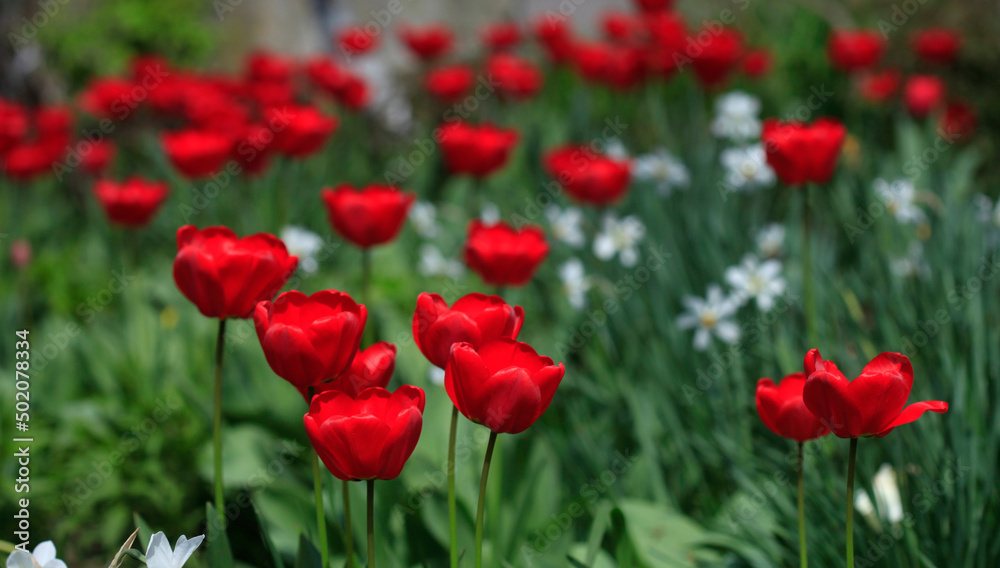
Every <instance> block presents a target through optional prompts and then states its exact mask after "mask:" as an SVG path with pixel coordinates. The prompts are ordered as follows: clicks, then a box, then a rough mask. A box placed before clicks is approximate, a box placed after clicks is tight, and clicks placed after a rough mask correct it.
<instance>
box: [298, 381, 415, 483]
mask: <svg viewBox="0 0 1000 568" xmlns="http://www.w3.org/2000/svg"><path fill="white" fill-rule="evenodd" d="M423 412H424V391H423V390H422V389H420V388H417V387H414V386H410V385H403V386H401V387H399V388H398V389H396V392H393V393H391V394H390V393H389V391H387V390H385V389H383V388H378V387H373V388H368V389H365V390H363V391H361V392H360V393H359V394H358V395H357V396H356V397H352V396H351V395H349V394H347V393H345V392H343V391H339V390H329V391H326V392H324V393H321V394H318V395H316V396H315V397H314V398H313V399H312V403H310V405H309V413H308V414H306V415H305V417H304V418H303V422H304V423H305V427H306V434H307V435H308V436H309V441H310V442H312V445H313V448H315V449H316V453H317V454H319V457H320V459H321V460H323V464H324V465H326V468H327V469H328V470H330V473H332V474H333V475H334V477H336V478H337V479H341V480H344V481H358V480H361V479H395V478H396V477H398V476H399V473H400V472H401V471H402V470H403V465H404V464H405V463H406V460H408V459H409V458H410V455H411V454H412V453H413V449H414V448H415V447H416V446H417V440H419V439H420V429H421V427H422V425H423Z"/></svg>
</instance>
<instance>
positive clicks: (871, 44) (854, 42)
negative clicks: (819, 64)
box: [827, 30, 885, 73]
mask: <svg viewBox="0 0 1000 568" xmlns="http://www.w3.org/2000/svg"><path fill="white" fill-rule="evenodd" d="M884 53H885V40H884V39H882V35H881V34H880V33H879V32H878V31H876V30H838V31H835V32H833V35H831V36H830V41H829V43H828V44H827V56H828V57H829V58H830V63H832V64H833V66H834V67H836V68H837V69H840V70H841V71H843V72H845V73H853V72H855V71H861V70H863V69H870V68H871V67H874V66H875V65H876V64H878V62H879V61H880V60H881V59H882V55H883V54H884Z"/></svg>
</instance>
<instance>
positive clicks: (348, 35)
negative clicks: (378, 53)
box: [337, 26, 378, 55]
mask: <svg viewBox="0 0 1000 568" xmlns="http://www.w3.org/2000/svg"><path fill="white" fill-rule="evenodd" d="M337 45H339V46H340V49H341V51H343V52H344V53H346V54H347V55H362V54H365V53H368V52H369V51H372V50H373V49H375V48H377V47H378V34H377V33H373V32H369V31H368V30H366V29H365V28H364V27H363V26H348V27H346V28H344V29H342V30H340V32H339V33H338V34H337Z"/></svg>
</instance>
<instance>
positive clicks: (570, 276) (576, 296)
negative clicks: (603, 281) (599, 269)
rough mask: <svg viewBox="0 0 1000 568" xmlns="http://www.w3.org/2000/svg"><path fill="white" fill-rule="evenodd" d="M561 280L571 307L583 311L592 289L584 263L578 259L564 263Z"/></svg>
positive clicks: (560, 272) (560, 269) (561, 268)
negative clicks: (588, 293)
mask: <svg viewBox="0 0 1000 568" xmlns="http://www.w3.org/2000/svg"><path fill="white" fill-rule="evenodd" d="M559 280H561V281H562V285H563V291H564V292H565V293H566V298H567V299H568V300H569V305H571V306H573V307H574V308H576V309H578V310H582V309H583V308H584V306H586V305H587V291H588V290H590V287H591V282H590V278H588V277H587V275H586V273H585V272H584V269H583V262H581V261H580V259H578V258H571V259H569V260H567V261H566V262H564V263H563V264H562V265H561V266H559Z"/></svg>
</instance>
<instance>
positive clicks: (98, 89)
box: [78, 78, 145, 120]
mask: <svg viewBox="0 0 1000 568" xmlns="http://www.w3.org/2000/svg"><path fill="white" fill-rule="evenodd" d="M133 89H140V90H141V89H142V87H141V86H140V85H137V84H136V83H134V82H132V81H130V80H128V79H119V78H107V79H97V80H95V81H92V82H91V83H90V84H89V85H87V88H86V89H84V91H83V92H82V93H80V96H79V99H78V100H79V104H80V108H82V109H83V110H84V111H86V112H88V113H90V114H92V115H94V116H97V117H101V118H117V119H118V120H124V119H126V118H128V116H129V115H130V114H131V113H132V111H133V110H134V108H135V106H136V105H137V104H138V103H139V102H140V101H139V100H137V99H138V96H139V95H142V93H138V92H137V93H136V97H133V93H132V91H133ZM142 98H145V96H144V95H142Z"/></svg>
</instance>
